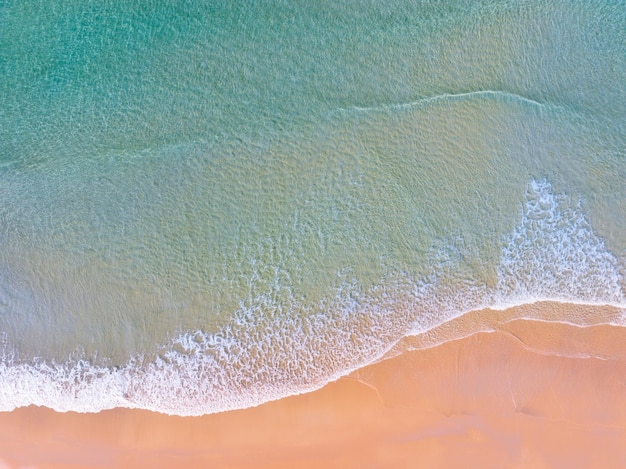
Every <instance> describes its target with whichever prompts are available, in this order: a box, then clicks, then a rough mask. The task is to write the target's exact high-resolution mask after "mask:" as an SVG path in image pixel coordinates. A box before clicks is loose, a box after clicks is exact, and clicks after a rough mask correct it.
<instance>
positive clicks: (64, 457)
mask: <svg viewBox="0 0 626 469" xmlns="http://www.w3.org/2000/svg"><path fill="white" fill-rule="evenodd" d="M549 307H553V308H556V309H557V310H560V311H561V312H562V313H563V312H566V311H565V310H564V309H566V308H572V306H571V305H570V306H568V305H556V306H555V305H544V306H543V308H544V312H546V311H547V310H548V309H549ZM546 308H547V309H546ZM589 309H591V308H589ZM518 313H519V311H518ZM485 314H487V317H490V320H489V321H488V322H489V323H490V328H495V329H496V330H495V332H480V333H477V334H474V335H471V336H469V337H465V338H463V339H460V340H454V341H450V342H447V343H444V344H442V345H438V346H435V347H433V348H429V349H423V350H416V351H408V352H404V353H402V354H400V355H398V356H396V357H394V358H391V359H389V360H385V361H383V362H380V363H377V364H374V365H371V366H368V367H366V368H364V369H362V370H359V371H358V372H355V373H354V374H353V375H352V376H350V377H347V378H342V379H340V380H339V381H337V382H335V383H331V384H329V385H328V386H326V387H325V388H323V389H321V390H319V391H316V392H313V393H310V394H305V395H301V396H293V397H289V398H286V399H282V400H280V401H276V402H270V403H267V404H264V405H262V406H259V407H257V408H254V409H246V410H240V411H233V412H225V413H222V414H215V415H208V416H204V417H197V418H189V417H171V416H165V415H161V414H155V413H151V412H147V411H136V410H127V409H116V410H111V411H105V412H101V413H99V414H76V413H67V414H58V413H55V412H53V411H50V410H48V409H42V408H34V407H31V408H24V409H18V410H16V411H14V412H10V413H0V460H1V462H0V468H1V467H3V466H2V463H4V464H6V465H7V466H8V467H129V468H130V467H133V468H135V467H202V468H205V467H209V468H222V467H224V468H328V467H337V468H362V467H367V468H405V467H406V468H409V467H411V468H415V467H444V468H445V467H451V468H452V467H454V468H456V467H481V468H513V467H520V468H521V467H523V468H557V467H563V468H579V467H580V468H623V467H626V328H622V327H617V326H606V325H597V326H592V327H587V328H579V327H575V326H571V325H565V324H554V323H546V322H541V321H529V320H512V321H508V322H506V321H507V320H508V319H507V318H508V317H509V316H510V314H511V311H510V310H509V312H508V313H507V312H489V311H487V312H483V316H485ZM507 315H508V316H507ZM472 321H473V320H472V319H471V317H465V318H461V319H459V320H457V321H456V322H455V323H453V324H452V325H448V330H456V331H457V332H463V331H465V332H466V329H467V328H469V327H470V326H469V325H470V324H473V326H472V327H474V326H476V324H474V323H472ZM483 326H484V324H483ZM449 327H452V329H449ZM443 336H445V334H443V333H442V337H443ZM433 337H434V336H432V334H431V335H429V336H428V337H427V339H428V340H434V339H433ZM411 340H412V342H413V343H412V344H411V343H408V344H407V345H409V346H415V344H419V343H422V345H423V344H424V343H427V342H428V340H426V339H425V338H424V337H422V338H421V339H420V338H419V337H418V338H415V339H411ZM411 340H409V341H408V342H411ZM420 340H421V342H420Z"/></svg>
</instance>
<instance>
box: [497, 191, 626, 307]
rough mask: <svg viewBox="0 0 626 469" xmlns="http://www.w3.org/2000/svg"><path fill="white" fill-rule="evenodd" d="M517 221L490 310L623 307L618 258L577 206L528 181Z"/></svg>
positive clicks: (509, 240) (499, 270)
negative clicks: (541, 303)
mask: <svg viewBox="0 0 626 469" xmlns="http://www.w3.org/2000/svg"><path fill="white" fill-rule="evenodd" d="M526 195H527V201H526V205H525V207H524V210H523V213H522V217H521V222H520V223H519V225H518V226H517V227H516V228H515V229H514V230H513V232H512V233H511V235H510V236H509V237H508V239H507V241H506V243H505V247H504V249H503V251H502V260H501V262H500V266H499V267H498V286H497V295H496V297H495V305H494V306H496V307H498V305H500V307H502V306H505V307H506V306H510V305H515V304H521V303H529V302H535V301H538V300H548V299H549V300H558V301H565V302H577V303H581V302H583V303H588V304H611V305H623V304H624V303H625V298H624V293H623V291H622V287H621V282H622V278H621V274H620V271H619V264H618V260H617V258H616V257H615V256H614V255H613V254H611V253H610V252H609V251H608V250H607V248H606V246H605V243H604V241H603V240H602V239H600V238H599V237H598V236H597V235H596V234H595V233H594V232H593V230H592V228H591V226H590V224H589V222H588V221H587V220H586V219H585V217H584V216H583V214H582V210H581V207H580V203H578V204H575V205H573V204H572V203H571V201H569V200H568V199H567V197H565V196H563V195H554V194H553V193H552V187H551V185H550V184H549V183H548V182H547V181H531V183H530V184H529V185H528V189H527V193H526Z"/></svg>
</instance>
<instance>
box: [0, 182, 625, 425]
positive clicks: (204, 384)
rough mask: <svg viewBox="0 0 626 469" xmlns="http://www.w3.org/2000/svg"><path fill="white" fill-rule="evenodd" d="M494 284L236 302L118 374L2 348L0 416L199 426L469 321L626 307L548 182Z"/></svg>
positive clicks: (351, 288) (599, 244)
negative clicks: (153, 414) (533, 305)
mask: <svg viewBox="0 0 626 469" xmlns="http://www.w3.org/2000/svg"><path fill="white" fill-rule="evenodd" d="M497 273H498V282H497V287H496V289H495V291H489V290H487V289H486V287H481V286H480V285H465V286H464V287H462V288H460V289H459V290H457V291H451V290H450V288H449V285H450V282H448V280H449V279H445V278H438V276H437V275H433V277H432V278H430V279H427V280H416V279H413V278H411V276H410V275H409V274H406V273H399V274H397V275H396V276H394V277H389V278H384V279H382V280H381V282H380V284H379V285H378V286H375V287H372V288H370V289H367V290H365V289H363V288H362V287H360V286H359V284H358V282H357V281H356V280H354V281H345V282H344V283H343V284H342V285H341V286H340V287H338V289H337V291H336V295H335V296H334V297H333V298H332V299H327V300H324V301H321V302H319V303H316V304H304V303H302V302H300V301H299V300H297V299H296V298H294V297H293V296H288V297H287V299H286V300H285V301H284V302H282V303H277V301H276V300H275V298H277V297H281V298H283V299H284V298H285V296H284V295H277V294H276V293H277V292H272V291H270V292H266V294H263V295H260V296H258V297H257V298H256V299H254V300H252V301H249V302H247V303H245V304H244V303H242V304H241V305H240V308H239V310H238V311H237V312H236V313H235V314H234V315H233V318H232V320H231V321H230V322H229V323H228V324H227V325H226V326H225V327H223V328H222V329H220V330H219V331H218V332H216V333H208V332H204V331H195V332H189V333H183V334H181V335H179V336H178V337H174V338H173V339H172V340H171V341H170V342H169V343H167V344H165V345H163V346H162V347H160V348H159V349H158V351H157V353H156V354H152V355H138V356H135V357H134V358H132V359H131V360H130V361H129V362H128V363H127V364H126V365H125V366H122V367H117V368H113V367H111V368H109V367H106V366H95V365H92V364H91V363H90V362H89V361H88V360H86V359H84V358H81V357H79V358H74V359H68V360H67V361H66V362H64V363H53V362H50V361H46V360H44V359H36V360H34V361H32V362H28V363H24V362H21V361H20V360H18V359H17V358H16V357H14V356H13V355H12V354H11V351H10V344H6V343H5V345H4V355H3V357H2V361H1V363H0V410H5V411H7V410H12V409H14V408H16V407H21V406H27V405H30V404H36V405H42V406H46V407H50V408H53V409H55V410H59V411H69V410H74V411H80V412H96V411H100V410H103V409H107V408H112V407H128V408H142V409H149V410H153V411H158V412H163V413H168V414H177V415H201V414H206V413H214V412H220V411H225V410H231V409H238V408H245V407H250V406H255V405H258V404H261V403H263V402H266V401H269V400H273V399H278V398H282V397H285V396H288V395H292V394H298V393H302V392H306V391H311V390H314V389H318V388H320V387H322V386H323V385H325V384H326V383H328V382H330V381H332V380H335V379H337V378H339V377H340V376H342V375H345V374H347V373H349V372H351V371H353V370H355V369H358V368H360V367H362V366H364V365H366V364H368V363H371V362H373V361H375V360H378V359H380V358H381V357H382V356H383V355H384V354H385V353H387V352H388V351H389V350H390V349H391V348H392V347H393V346H394V345H395V344H396V343H397V341H398V340H400V339H401V338H403V337H405V336H406V335H408V334H415V333H418V332H424V331H427V330H429V329H430V328H433V327H435V326H436V325H438V324H442V323H445V322H446V321H449V320H450V319H452V318H454V317H458V316H460V315H462V314H463V313H464V312H466V311H469V310H475V309H482V308H484V307H498V306H500V307H504V306H505V305H512V304H524V303H530V302H533V301H537V300H540V299H543V300H547V299H548V300H550V299H551V300H558V301H566V302H572V303H592V304H616V305H622V306H623V305H625V303H626V302H625V301H624V295H623V291H622V288H621V275H620V272H619V263H618V259H617V258H616V257H615V256H614V255H612V254H611V253H610V252H609V251H608V250H607V248H606V246H605V243H604V242H603V241H602V239H600V238H599V237H598V236H597V235H596V234H595V233H594V232H593V230H592V228H591V226H590V224H589V222H588V221H587V220H586V219H585V217H584V215H583V214H582V210H581V208H580V204H572V203H571V201H570V200H569V199H568V198H567V197H566V196H564V195H555V194H553V192H552V188H551V185H550V184H549V183H548V182H546V181H531V182H530V183H529V185H528V188H527V194H526V202H525V205H524V207H523V209H522V213H521V221H520V222H519V224H518V225H517V226H516V228H515V229H514V230H513V232H512V233H511V234H510V235H509V236H508V237H506V239H505V240H504V242H503V248H502V258H501V262H500V265H499V266H498V267H497ZM445 285H448V286H447V287H446V286H445ZM581 320H583V321H584V318H582V319H581ZM574 322H576V321H575V320H574Z"/></svg>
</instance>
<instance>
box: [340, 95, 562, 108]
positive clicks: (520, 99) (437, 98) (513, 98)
mask: <svg viewBox="0 0 626 469" xmlns="http://www.w3.org/2000/svg"><path fill="white" fill-rule="evenodd" d="M474 98H484V99H493V100H498V99H499V100H502V101H510V102H515V103H519V104H529V105H531V106H534V107H537V108H544V107H546V106H550V107H555V108H561V107H562V106H559V105H555V104H547V103H541V102H539V101H535V100H534V99H531V98H527V97H525V96H522V95H519V94H515V93H509V92H507V91H500V90H478V91H469V92H466V93H442V94H438V95H434V96H429V97H426V98H421V99H417V100H415V101H408V102H405V103H395V104H381V105H378V106H367V107H362V106H350V107H347V108H336V109H335V110H334V111H337V112H349V111H353V112H376V111H390V110H400V109H410V108H413V107H422V106H427V105H429V104H433V103H437V102H445V101H452V102H454V101H464V100H466V99H474Z"/></svg>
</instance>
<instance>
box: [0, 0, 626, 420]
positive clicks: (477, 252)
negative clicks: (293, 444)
mask: <svg viewBox="0 0 626 469" xmlns="http://www.w3.org/2000/svg"><path fill="white" fill-rule="evenodd" d="M625 77H626V3H624V2H623V1H599V0H585V1H583V0H580V1H541V0H540V1H501V2H495V1H467V2H464V1H459V0H457V1H445V0H442V1H426V0H424V1H406V2H405V1H398V2H376V1H367V0H360V1H356V0H355V1H345V2H300V1H291V2H290V1H265V2H260V1H259V2H257V1H249V2H238V1H237V2H212V1H205V2H199V1H197V0H194V1H191V0H189V1H180V2H166V1H163V2H150V1H140V2H134V1H127V2H113V1H105V0H102V1H96V0H94V1H90V2H85V1H63V2H60V1H57V0H53V1H50V0H48V1H45V2H44V1H36V0H26V1H24V0H22V1H13V0H6V1H3V2H0V332H1V333H2V345H1V349H0V358H1V361H0V410H12V409H14V408H15V407H19V406H25V405H29V404H37V405H45V406H48V407H51V408H54V409H57V410H78V411H88V412H95V411H99V410H102V409H106V408H111V407H116V406H123V407H131V408H145V409H151V410H155V411H159V412H166V413H171V414H180V415H198V414H203V413H210V412H218V411H223V410H228V409H235V408H242V407H247V406H251V405H257V404H259V403H262V402H265V401H267V400H271V399H276V398H280V397H283V396H287V395H290V394H294V393H300V392H304V391H308V390H312V389H316V388H319V387H321V386H323V385H324V384H325V383H327V382H329V381H331V380H334V379H336V378H338V377H340V376H342V375H344V374H346V373H349V372H350V371H352V370H354V369H357V368H359V367H361V366H363V365H365V364H367V363H370V362H372V361H375V360H377V359H379V358H380V357H382V356H383V355H384V354H385V353H387V352H388V351H389V350H391V349H392V348H393V347H394V345H395V344H396V343H397V342H398V341H399V340H401V339H402V338H404V337H406V336H410V335H412V334H419V333H421V332H424V331H428V330H430V329H432V328H434V327H435V326H438V325H441V324H443V323H446V321H449V320H451V319H452V318H455V317H459V316H461V315H463V314H464V313H466V312H469V311H472V310H477V309H480V308H484V307H493V308H505V307H507V306H511V305H520V304H527V303H531V302H534V301H538V300H556V301H561V302H569V303H584V304H592V305H593V304H598V305H613V306H615V307H616V308H618V309H620V308H623V309H624V311H626V297H625V291H626V281H625V280H624V279H625V278H626V277H625V275H626V81H625V80H624V78H625ZM562 319H568V320H569V321H570V322H572V323H576V324H580V325H585V324H586V320H587V319H586V318H585V317H579V316H576V317H572V318H562ZM606 320H607V322H612V323H616V319H615V318H607V319H606ZM617 323H618V324H622V325H623V326H626V313H625V314H624V317H623V321H621V322H620V320H617Z"/></svg>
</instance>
